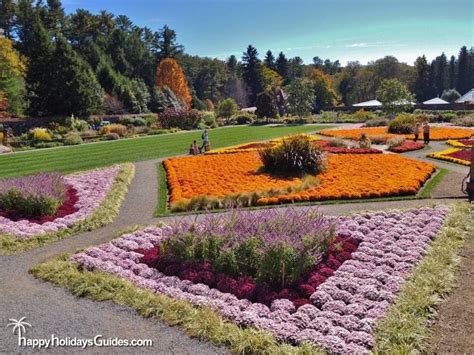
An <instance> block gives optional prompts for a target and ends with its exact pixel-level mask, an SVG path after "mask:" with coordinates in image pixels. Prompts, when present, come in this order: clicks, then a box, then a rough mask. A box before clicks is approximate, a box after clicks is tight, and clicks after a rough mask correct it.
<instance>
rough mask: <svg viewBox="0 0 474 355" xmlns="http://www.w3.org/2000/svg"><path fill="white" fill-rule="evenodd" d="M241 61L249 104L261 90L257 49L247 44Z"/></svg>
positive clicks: (253, 101) (251, 103)
mask: <svg viewBox="0 0 474 355" xmlns="http://www.w3.org/2000/svg"><path fill="white" fill-rule="evenodd" d="M242 63H243V75H242V77H243V79H244V81H245V84H247V86H248V88H249V90H250V93H249V101H250V105H253V104H254V103H255V100H256V98H257V94H259V93H260V92H262V90H263V86H262V78H261V73H260V65H261V63H260V60H259V59H258V51H257V49H256V48H255V47H253V46H251V45H249V46H248V47H247V51H246V52H244V54H243V56H242Z"/></svg>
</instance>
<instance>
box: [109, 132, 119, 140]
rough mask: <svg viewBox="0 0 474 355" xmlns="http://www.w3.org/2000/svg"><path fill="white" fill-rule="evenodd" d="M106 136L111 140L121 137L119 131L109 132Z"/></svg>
mask: <svg viewBox="0 0 474 355" xmlns="http://www.w3.org/2000/svg"><path fill="white" fill-rule="evenodd" d="M106 137H107V140H109V141H116V140H117V139H120V136H119V135H118V134H117V133H108V134H107V135H106Z"/></svg>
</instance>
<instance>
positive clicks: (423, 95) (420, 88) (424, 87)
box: [414, 55, 433, 102]
mask: <svg viewBox="0 0 474 355" xmlns="http://www.w3.org/2000/svg"><path fill="white" fill-rule="evenodd" d="M415 70H416V79H415V84H414V92H415V96H416V99H417V100H418V101H419V102H423V101H426V100H429V99H431V98H432V96H433V89H432V86H431V82H430V70H431V69H430V65H429V64H428V62H427V60H426V57H425V56H424V55H423V56H421V57H418V58H416V61H415Z"/></svg>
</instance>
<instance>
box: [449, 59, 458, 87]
mask: <svg viewBox="0 0 474 355" xmlns="http://www.w3.org/2000/svg"><path fill="white" fill-rule="evenodd" d="M456 64H457V63H456V57H455V56H454V55H452V56H451V58H450V59H449V67H448V86H449V88H450V89H452V88H455V87H456Z"/></svg>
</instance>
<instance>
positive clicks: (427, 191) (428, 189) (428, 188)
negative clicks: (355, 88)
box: [420, 168, 449, 198]
mask: <svg viewBox="0 0 474 355" xmlns="http://www.w3.org/2000/svg"><path fill="white" fill-rule="evenodd" d="M448 172H449V170H448V169H445V168H441V169H439V171H438V173H437V174H436V175H435V176H433V178H431V179H430V180H429V181H428V183H427V184H426V185H425V187H424V188H423V191H421V194H420V197H421V198H429V197H431V194H432V192H433V189H434V188H435V187H436V186H438V184H439V183H440V182H441V181H442V180H443V179H444V177H445V176H446V174H447V173H448Z"/></svg>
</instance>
